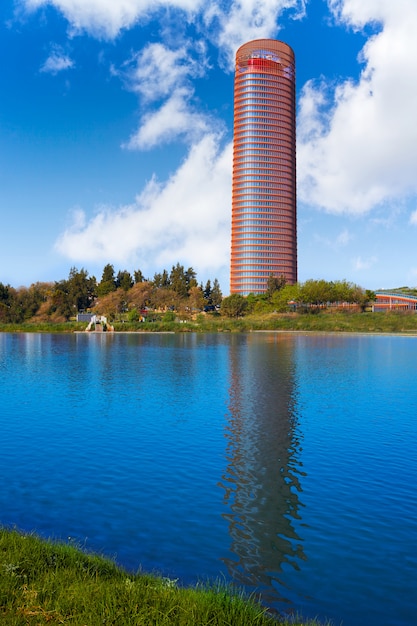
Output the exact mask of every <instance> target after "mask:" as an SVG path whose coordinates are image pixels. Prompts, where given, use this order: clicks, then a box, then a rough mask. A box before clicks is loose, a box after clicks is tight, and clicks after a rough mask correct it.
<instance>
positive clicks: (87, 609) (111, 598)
mask: <svg viewBox="0 0 417 626" xmlns="http://www.w3.org/2000/svg"><path fill="white" fill-rule="evenodd" d="M0 621H1V623H2V624H5V625H7V626H21V625H22V626H23V625H25V626H27V625H29V626H32V625H33V626H35V625H36V626H40V625H43V624H71V625H74V626H87V625H88V626H95V625H99V624H100V625H103V624H111V625H112V626H116V625H120V626H128V625H132V626H133V625H134V626H166V625H174V624H175V625H178V626H200V625H201V626H203V625H207V626H209V625H210V626H216V625H218V626H249V625H254V626H272V625H275V626H277V624H287V625H288V626H289V624H291V626H297V624H299V625H301V623H302V622H300V621H297V620H295V621H294V620H291V622H287V621H277V620H276V619H274V618H273V617H271V616H268V614H267V612H266V610H265V609H264V608H262V607H261V606H260V605H258V604H257V603H256V602H254V601H252V600H250V599H245V598H244V597H243V596H242V594H239V593H233V592H232V591H231V590H229V589H225V588H224V587H221V586H217V587H216V586H213V587H208V586H201V587H196V588H194V587H192V588H181V587H178V586H177V584H176V582H175V581H171V580H169V579H166V578H161V577H157V576H151V575H148V574H143V573H139V574H135V575H134V574H129V573H127V572H126V571H124V570H123V569H121V568H119V567H117V566H116V565H115V564H114V563H113V561H110V560H108V559H105V558H102V557H100V556H96V555H87V554H85V553H84V552H82V551H81V550H79V549H78V548H76V547H74V546H72V545H68V544H58V543H53V542H50V541H44V540H41V539H39V538H38V537H36V536H34V535H32V534H29V535H28V534H22V533H18V532H17V531H14V530H7V529H1V528H0ZM307 623H308V624H310V626H314V624H316V622H304V624H307Z"/></svg>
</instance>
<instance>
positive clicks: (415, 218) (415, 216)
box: [410, 210, 417, 226]
mask: <svg viewBox="0 0 417 626" xmlns="http://www.w3.org/2000/svg"><path fill="white" fill-rule="evenodd" d="M410 224H413V225H415V226H417V210H416V211H413V212H412V214H411V216H410Z"/></svg>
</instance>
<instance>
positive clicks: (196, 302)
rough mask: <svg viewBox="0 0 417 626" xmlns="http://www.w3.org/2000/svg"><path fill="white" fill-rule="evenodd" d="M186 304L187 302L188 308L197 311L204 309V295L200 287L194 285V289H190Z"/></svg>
mask: <svg viewBox="0 0 417 626" xmlns="http://www.w3.org/2000/svg"><path fill="white" fill-rule="evenodd" d="M188 302H189V306H190V307H191V308H192V309H197V310H199V311H201V310H202V309H204V306H205V304H206V299H205V298H204V293H203V291H202V289H201V287H198V286H197V285H195V286H194V287H191V288H190V292H189V298H188Z"/></svg>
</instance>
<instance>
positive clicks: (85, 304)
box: [67, 267, 96, 311]
mask: <svg viewBox="0 0 417 626" xmlns="http://www.w3.org/2000/svg"><path fill="white" fill-rule="evenodd" d="M67 288H68V296H69V300H70V304H71V306H72V307H73V308H74V309H75V311H81V310H83V309H88V308H89V307H90V306H91V305H92V303H93V301H94V298H95V295H96V279H95V278H94V276H92V277H91V278H89V276H88V272H87V270H85V269H84V268H81V269H80V270H77V268H76V267H72V268H71V269H70V272H69V276H68V280H67Z"/></svg>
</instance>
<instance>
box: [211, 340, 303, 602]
mask: <svg viewBox="0 0 417 626" xmlns="http://www.w3.org/2000/svg"><path fill="white" fill-rule="evenodd" d="M293 349H294V344H293V339H292V338H291V337H290V336H288V335H280V334H272V333H271V334H253V335H246V336H236V337H231V346H230V415H229V423H228V426H227V428H226V437H227V440H228V443H227V448H226V449H227V461H228V464H227V467H226V470H225V472H224V475H223V476H222V481H221V483H220V486H221V487H222V488H223V489H224V504H225V505H226V509H227V510H226V512H225V513H224V514H223V517H224V519H226V520H227V521H228V524H229V533H230V537H231V547H230V552H231V555H229V556H228V557H227V558H224V559H223V561H224V563H225V565H226V567H227V569H228V572H229V574H230V576H231V577H232V578H233V580H235V581H236V582H238V583H239V584H243V585H245V586H246V587H249V588H250V589H251V590H253V591H255V590H256V592H257V593H260V594H261V596H262V597H263V599H264V601H266V602H269V603H272V605H274V603H276V602H285V601H286V598H285V597H284V596H283V595H282V594H285V590H284V589H283V586H285V570H286V569H288V567H290V568H295V569H299V567H300V563H301V561H302V560H304V559H305V555H304V551H303V546H302V539H301V537H300V536H299V534H298V528H299V527H300V525H301V512H300V509H301V508H302V504H301V501H300V493H301V491H302V488H301V484H300V478H301V477H302V476H303V472H302V468H301V462H300V451H301V444H300V432H299V426H298V422H297V411H296V402H297V398H296V382H295V381H296V377H295V372H294V360H293ZM288 591H289V590H288Z"/></svg>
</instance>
